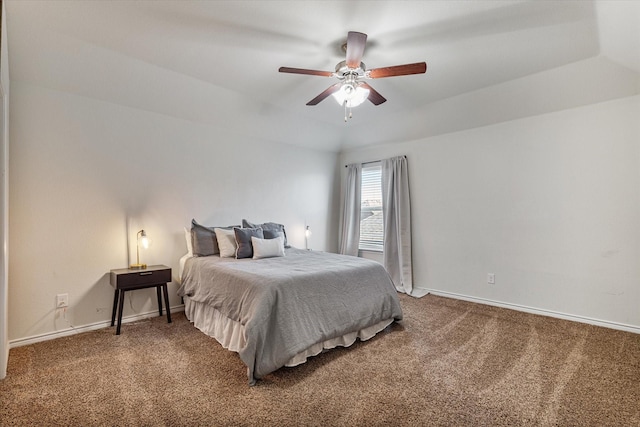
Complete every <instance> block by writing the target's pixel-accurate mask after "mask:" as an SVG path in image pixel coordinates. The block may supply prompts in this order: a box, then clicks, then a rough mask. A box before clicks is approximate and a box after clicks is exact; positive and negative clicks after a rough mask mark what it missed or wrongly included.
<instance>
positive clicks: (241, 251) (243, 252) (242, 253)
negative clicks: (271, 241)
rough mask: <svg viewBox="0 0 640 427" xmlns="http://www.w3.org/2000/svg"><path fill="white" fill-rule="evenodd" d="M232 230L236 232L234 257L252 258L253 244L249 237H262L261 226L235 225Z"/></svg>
mask: <svg viewBox="0 0 640 427" xmlns="http://www.w3.org/2000/svg"><path fill="white" fill-rule="evenodd" d="M233 231H234V232H235V233H236V244H237V245H238V249H236V258H237V259H241V258H253V245H252V244H251V237H252V236H253V237H257V238H259V239H264V235H263V234H262V228H260V227H256V228H238V227H235V228H234V229H233Z"/></svg>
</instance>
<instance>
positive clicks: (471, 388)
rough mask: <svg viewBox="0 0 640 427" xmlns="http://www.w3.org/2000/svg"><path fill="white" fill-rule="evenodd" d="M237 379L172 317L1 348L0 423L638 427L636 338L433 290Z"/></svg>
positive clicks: (179, 317) (234, 364) (210, 347)
mask: <svg viewBox="0 0 640 427" xmlns="http://www.w3.org/2000/svg"><path fill="white" fill-rule="evenodd" d="M401 302H402V305H403V309H404V311H405V319H404V320H403V321H402V322H401V323H399V324H394V325H393V326H392V327H390V328H388V330H387V331H386V332H383V333H381V334H379V335H378V336H376V337H375V338H374V339H372V340H370V341H367V342H362V343H357V344H356V345H354V346H352V347H350V348H348V349H335V350H332V351H329V352H327V353H324V354H321V355H319V356H317V357H314V358H312V359H310V360H309V362H308V363H306V364H304V365H301V366H298V367H295V368H284V369H281V370H279V371H277V372H275V373H273V374H271V375H269V376H268V377H267V378H265V379H264V380H262V381H260V382H259V383H258V385H257V386H255V387H249V386H248V385H247V377H246V369H245V367H244V365H243V364H242V362H241V361H240V359H239V358H238V356H237V355H236V354H235V353H232V352H229V351H227V350H224V349H223V348H222V347H221V346H220V345H219V344H218V343H217V342H216V341H214V340H213V339H211V338H209V337H206V336H205V335H204V334H202V333H201V332H199V331H198V330H196V329H195V328H194V327H193V326H191V325H190V324H189V322H188V321H187V320H186V319H185V317H184V315H183V314H176V315H174V316H173V317H174V323H172V324H167V323H166V318H153V319H149V320H145V321H141V322H137V323H133V324H125V325H124V326H123V331H122V335H120V336H116V335H114V329H113V328H107V329H102V330H99V331H93V332H87V333H84V334H80V335H75V336H71V337H65V338H60V339H57V340H53V341H48V342H42V343H38V344H34V345H30V346H25V347H19V348H15V349H12V350H11V351H10V354H9V370H8V376H7V378H6V379H5V380H4V381H0V425H2V426H5V425H64V426H91V425H113V426H120V425H145V426H163V425H167V426H173V425H176V426H177V425H188V426H201V425H205V426H226V425H236V426H253V425H265V426H276V425H283V426H298V425H310V426H332V425H339V426H378V425H396V426H397V425H424V426H429V425H434V426H520V425H526V426H538V425H539V426H556V425H558V426H640V335H636V334H632V333H625V332H620V331H614V330H609V329H604V328H598V327H594V326H588V325H583V324H577V323H572V322H568V321H563V320H557V319H552V318H547V317H541V316H535V315H530V314H525V313H519V312H514V311H510V310H505V309H499V308H494V307H489V306H483V305H478V304H473V303H468V302H463V301H456V300H452V299H447V298H440V297H435V296H426V297H424V298H422V299H413V298H409V297H405V296H403V297H402V299H401Z"/></svg>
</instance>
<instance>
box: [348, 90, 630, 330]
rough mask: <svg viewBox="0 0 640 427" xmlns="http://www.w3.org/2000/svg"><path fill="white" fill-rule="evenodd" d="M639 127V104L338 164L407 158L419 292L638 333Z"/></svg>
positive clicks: (617, 104) (523, 122)
mask: <svg viewBox="0 0 640 427" xmlns="http://www.w3.org/2000/svg"><path fill="white" fill-rule="evenodd" d="M638 117H640V97H638V96H634V97H629V98H623V99H619V100H614V101H609V102H604V103H600V104H594V105H591V106H586V107H580V108H575V109H570V110H565V111H561V112H557V113H551V114H545V115H540V116H535V117H530V118H524V119H519V120H514V121H511V122H507V123H502V124H497V125H492V126H487V127H482V128H477V129H472V130H468V131H463V132H457V133H451V134H447V135H442V136H437V137H432V138H426V139H421V140H416V141H411V142H406V143H400V144H396V145H386V146H380V147H377V148H369V149H361V150H354V151H349V152H346V153H343V155H342V156H341V163H342V164H347V163H352V162H359V161H363V162H364V161H370V160H377V159H381V158H386V157H391V156H394V155H402V154H406V155H407V157H408V160H409V170H410V180H411V182H410V188H411V195H412V228H413V256H414V260H413V261H414V262H413V266H414V281H415V285H416V286H417V287H420V288H428V289H432V290H436V291H440V292H444V293H447V294H454V295H456V296H458V297H471V298H474V299H476V300H484V301H493V302H498V303H506V304H509V305H514V306H517V307H520V308H524V309H526V308H532V309H535V310H538V311H539V312H545V311H549V312H551V313H553V314H555V315H561V316H562V315H565V314H566V315H570V316H573V317H575V318H576V319H580V318H581V317H584V318H587V319H589V321H594V320H595V321H596V323H598V322H597V321H603V322H604V324H610V325H611V326H614V327H622V328H626V327H627V326H629V327H630V328H631V329H632V330H634V328H635V330H638V331H640V310H638V301H640V286H638V283H640V263H638V260H639V259H640V224H639V221H638V218H640V172H639V171H640V124H639V123H640V121H639V120H638ZM343 169H344V168H343ZM487 273H495V275H496V276H495V277H496V283H495V285H488V284H487Z"/></svg>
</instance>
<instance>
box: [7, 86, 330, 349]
mask: <svg viewBox="0 0 640 427" xmlns="http://www.w3.org/2000/svg"><path fill="white" fill-rule="evenodd" d="M11 120H12V122H11V172H10V173H11V175H10V179H11V194H10V209H11V210H10V216H11V223H10V235H11V239H10V253H11V259H10V271H9V281H10V283H11V286H10V290H9V300H10V301H11V305H10V307H9V339H10V340H11V341H12V345H13V344H15V343H18V344H19V343H21V342H24V341H25V339H27V338H30V337H38V336H46V335H47V334H53V333H55V332H56V331H64V330H66V329H68V328H69V327H70V324H72V325H73V326H75V327H79V326H83V325H85V326H86V325H92V324H96V323H98V324H100V322H105V321H107V320H110V317H111V305H112V301H113V289H112V288H111V286H110V285H109V278H108V272H109V270H110V269H113V268H122V267H126V266H127V265H128V263H129V262H130V261H131V260H132V259H133V258H135V246H134V247H133V250H132V257H133V258H131V257H130V258H128V256H127V240H128V239H129V240H132V241H133V237H134V234H135V232H136V231H137V230H139V229H141V228H144V229H145V230H146V231H147V234H148V235H149V237H150V238H151V240H152V241H153V244H152V247H151V248H150V249H149V250H148V251H145V252H143V253H142V255H141V258H142V261H143V262H146V263H148V264H156V263H158V264H160V263H162V264H166V265H169V266H171V267H172V268H173V276H174V279H175V278H177V277H178V260H179V258H180V257H181V256H182V255H183V254H184V253H186V246H185V242H184V237H183V236H184V234H183V227H184V226H188V225H189V224H190V221H191V218H196V220H198V221H199V222H201V223H203V224H205V225H228V224H238V223H240V221H241V220H242V218H247V219H249V220H250V221H254V222H263V221H276V222H281V223H283V224H285V226H286V228H287V234H288V237H289V240H290V241H291V243H292V244H293V245H294V246H298V247H304V226H305V223H306V224H309V225H310V226H311V228H312V230H313V238H312V240H311V242H310V246H311V247H312V248H314V249H322V250H335V248H336V247H337V243H336V236H335V232H334V230H335V229H337V225H336V224H335V221H336V217H335V214H334V211H336V210H337V209H336V207H335V206H334V204H335V201H334V198H335V194H336V189H337V188H338V181H339V172H337V155H336V154H334V153H327V152H320V151H315V150H310V149H305V148H300V147H295V146H292V145H287V144H280V143H274V142H268V141H264V140H256V139H248V138H247V137H238V136H237V135H234V134H232V133H229V132H227V131H224V130H220V129H218V128H215V127H213V126H212V125H208V124H201V123H194V122H189V121H186V120H182V119H177V118H172V117H169V116H165V115H161V114H157V113H150V112H146V111H142V110H139V109H134V108H130V107H125V106H119V105H115V104H111V103H108V102H104V101H98V100H95V99H90V98H84V97H80V96H77V95H72V94H68V93H63V92H58V91H54V90H49V89H44V88H41V87H36V86H31V85H28V84H24V83H21V82H17V83H16V82H14V84H13V86H12V97H11ZM127 229H129V233H127ZM176 288H177V285H175V284H172V285H171V286H170V288H169V289H170V300H171V304H172V305H173V306H175V305H178V304H179V303H180V298H179V297H177V295H176V293H175V290H176ZM59 293H69V299H70V308H69V309H68V311H67V312H66V320H65V318H64V316H63V314H64V313H62V312H56V311H55V309H54V305H55V304H54V302H55V295H56V294H59ZM127 299H128V301H126V303H125V311H124V315H125V316H127V315H133V314H136V313H144V312H148V311H155V310H156V300H155V293H154V291H153V290H152V289H151V290H140V291H136V292H131V293H127ZM27 341H28V340H27Z"/></svg>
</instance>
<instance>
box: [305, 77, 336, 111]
mask: <svg viewBox="0 0 640 427" xmlns="http://www.w3.org/2000/svg"><path fill="white" fill-rule="evenodd" d="M340 86H342V82H338V83H336V84H334V85H331V86H329V87H328V88H327V89H325V90H324V92H322V93H321V94H320V95H318V96H316V97H315V98H313V99H312V100H311V101H309V102H307V105H318V104H319V103H320V101H323V100H324V99H325V98H326V97H328V96H329V95H331V94H332V93H334V92H337V91H338V90H340Z"/></svg>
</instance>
